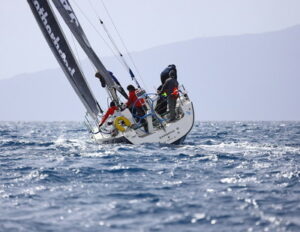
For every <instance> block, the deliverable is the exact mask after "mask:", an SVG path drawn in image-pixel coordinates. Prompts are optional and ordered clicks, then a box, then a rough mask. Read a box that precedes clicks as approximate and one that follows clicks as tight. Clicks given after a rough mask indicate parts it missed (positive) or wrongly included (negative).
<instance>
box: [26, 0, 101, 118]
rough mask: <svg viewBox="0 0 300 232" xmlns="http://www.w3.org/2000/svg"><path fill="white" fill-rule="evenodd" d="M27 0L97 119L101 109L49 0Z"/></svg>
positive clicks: (60, 63)
mask: <svg viewBox="0 0 300 232" xmlns="http://www.w3.org/2000/svg"><path fill="white" fill-rule="evenodd" d="M27 1H28V4H29V5H30V8H31V10H32V12H33V15H34V17H35V19H36V21H37V22H38V25H39V27H40V29H41V30H42V32H43V35H44V37H45V39H46V41H47V43H48V45H49V47H50V48H51V50H52V52H53V54H54V56H55V57H56V59H57V61H58V63H59V65H60V66H61V68H62V70H63V71H64V73H65V75H66V77H67V79H68V80H69V82H70V84H71V85H72V87H73V89H74V90H75V92H76V94H77V95H78V97H79V98H80V100H81V101H82V103H83V105H84V106H85V108H86V110H87V112H88V113H89V114H90V115H91V116H92V118H94V119H95V120H96V119H97V115H98V114H99V113H100V112H101V109H100V107H99V104H98V102H97V101H96V99H95V97H94V96H93V94H92V92H91V90H90V88H89V86H88V84H87V82H86V80H85V77H84V75H83V73H82V72H81V70H80V68H79V66H78V64H77V61H76V59H75V57H74V55H73V53H72V50H71V48H70V46H69V45H68V42H67V40H66V38H65V36H64V34H63V32H62V30H61V28H60V25H59V23H58V21H57V19H56V17H55V15H54V14H53V11H52V9H51V6H50V4H49V2H48V1H47V0H27Z"/></svg>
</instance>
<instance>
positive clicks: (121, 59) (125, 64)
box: [88, 0, 140, 86]
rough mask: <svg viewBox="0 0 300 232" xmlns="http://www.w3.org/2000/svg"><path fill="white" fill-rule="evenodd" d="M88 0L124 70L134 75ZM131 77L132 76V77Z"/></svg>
mask: <svg viewBox="0 0 300 232" xmlns="http://www.w3.org/2000/svg"><path fill="white" fill-rule="evenodd" d="M88 1H89V4H90V7H91V8H92V11H93V12H94V14H95V16H96V18H97V19H99V21H100V23H101V25H102V26H103V28H104V31H105V32H106V34H107V36H108V38H109V39H110V41H111V43H112V45H113V46H114V48H115V50H116V51H117V53H119V56H120V61H121V62H122V63H121V64H122V65H123V67H124V69H125V70H126V71H129V74H130V76H131V77H132V76H134V74H133V72H132V71H131V69H130V67H129V65H128V64H127V62H126V60H125V58H124V57H123V54H122V53H121V52H120V50H119V49H118V47H117V45H116V43H115V41H114V40H113V38H112V37H111V35H110V34H109V31H108V30H107V28H106V26H105V25H104V23H103V21H102V20H101V19H100V18H99V13H98V12H97V11H96V7H95V5H94V4H93V3H92V1H91V0H88ZM132 78H133V77H132ZM137 85H138V86H140V85H139V84H138V83H137Z"/></svg>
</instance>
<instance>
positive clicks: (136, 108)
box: [126, 85, 148, 132]
mask: <svg viewBox="0 0 300 232" xmlns="http://www.w3.org/2000/svg"><path fill="white" fill-rule="evenodd" d="M127 90H128V91H129V94H128V95H129V97H128V101H127V102H126V106H127V107H128V108H129V110H130V111H131V113H132V114H133V116H134V117H135V118H137V119H138V120H140V118H141V117H143V116H144V115H145V110H144V107H145V106H144V103H145V100H144V99H138V97H137V96H136V91H137V89H136V88H135V87H134V86H133V85H128V86H127ZM141 122H142V124H143V126H144V129H145V131H146V132H148V126H147V123H146V120H145V119H142V120H141Z"/></svg>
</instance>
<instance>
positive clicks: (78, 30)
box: [52, 0, 122, 102]
mask: <svg viewBox="0 0 300 232" xmlns="http://www.w3.org/2000/svg"><path fill="white" fill-rule="evenodd" d="M52 2H53V3H54V5H55V7H56V8H57V10H58V12H59V13H60V15H61V16H62V18H63V19H64V21H65V23H66V24H67V25H68V27H69V28H70V30H71V32H72V33H73V35H74V36H75V38H76V40H77V41H78V43H79V44H80V46H81V47H82V49H83V50H84V52H85V53H86V55H87V56H88V58H89V59H90V60H91V62H92V63H93V64H94V66H95V67H96V69H97V70H98V72H99V73H100V74H101V76H102V77H104V79H105V82H106V85H107V87H108V90H109V92H110V94H111V96H112V98H113V99H114V100H115V101H117V102H118V97H117V96H116V95H115V91H113V88H116V89H118V90H119V91H120V92H121V93H122V90H121V86H119V85H117V84H116V82H115V81H114V80H113V79H112V77H111V75H110V74H109V72H108V71H107V70H106V68H105V67H104V65H103V64H102V62H101V61H100V59H99V58H98V56H97V55H96V53H95V52H94V50H93V49H92V47H91V45H90V43H89V41H88V39H87V37H86V35H85V33H84V31H83V29H82V27H81V25H80V24H79V21H78V19H77V17H76V15H75V13H74V11H73V9H72V7H71V5H70V3H69V1H68V0H52Z"/></svg>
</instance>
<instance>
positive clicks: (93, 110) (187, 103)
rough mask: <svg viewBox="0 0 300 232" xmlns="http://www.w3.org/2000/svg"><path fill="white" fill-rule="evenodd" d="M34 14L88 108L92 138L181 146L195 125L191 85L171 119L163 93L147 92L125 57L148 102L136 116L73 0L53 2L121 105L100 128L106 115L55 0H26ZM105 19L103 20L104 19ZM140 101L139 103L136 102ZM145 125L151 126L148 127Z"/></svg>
mask: <svg viewBox="0 0 300 232" xmlns="http://www.w3.org/2000/svg"><path fill="white" fill-rule="evenodd" d="M27 1H28V4H29V6H30V8H31V10H32V13H33V15H34V17H35V19H36V21H37V23H38V25H39V27H40V29H41V31H42V33H43V35H44V37H45V39H46V41H47V43H48V45H49V47H50V49H51V50H52V52H53V54H54V56H55V57H56V59H57V61H58V63H59V65H60V67H61V69H62V70H63V71H64V74H65V76H66V77H67V79H68V80H69V82H70V84H71V86H72V87H73V89H74V91H75V92H76V94H77V95H78V97H79V99H80V100H81V102H82V104H83V105H84V107H85V108H86V111H87V113H86V117H85V123H86V125H87V128H88V130H89V132H90V134H91V137H92V138H93V139H94V140H95V141H96V142H98V143H120V142H126V143H131V144H143V143H166V144H180V143H182V142H183V141H184V140H185V138H186V136H187V135H188V133H189V132H190V131H191V129H192V127H193V124H194V108H193V103H192V101H191V100H190V98H189V96H188V93H187V91H186V89H185V88H184V87H183V86H179V89H178V96H177V97H178V98H177V101H176V108H175V110H176V120H172V121H170V120H169V114H170V113H169V112H168V110H166V111H165V112H164V113H161V112H158V110H157V109H158V104H160V103H158V102H160V100H161V99H162V96H161V94H157V93H147V92H146V91H145V90H144V89H143V88H142V87H141V85H140V84H139V82H138V81H137V79H136V78H135V75H134V74H133V72H132V70H131V69H130V67H129V65H128V64H127V63H126V62H125V61H124V64H125V66H126V68H127V69H128V72H129V73H130V76H131V79H132V81H133V82H134V83H135V84H136V86H137V87H138V90H137V92H136V95H137V97H138V100H137V101H139V100H141V99H142V101H143V104H144V105H143V109H144V115H143V116H142V117H137V115H135V113H134V112H133V111H132V110H130V109H128V108H126V107H124V104H123V103H122V97H121V95H122V94H123V93H124V90H123V88H122V86H121V85H120V84H119V83H117V82H116V81H115V80H114V78H113V76H112V75H111V73H110V72H109V71H108V70H107V69H106V67H105V66H104V65H103V63H102V62H101V60H100V59H99V57H98V56H97V54H96V53H95V51H94V50H93V48H92V46H91V44H90V42H89V40H88V38H87V36H86V35H85V32H84V30H83V28H82V27H81V25H80V23H79V20H78V18H77V17H76V14H75V12H74V10H73V8H72V6H71V5H70V2H69V1H68V0H52V1H51V2H52V4H53V5H54V7H55V8H56V9H57V11H58V12H59V14H60V17H61V18H62V19H63V21H64V22H65V23H66V25H67V26H68V28H69V29H70V31H71V32H72V34H73V36H74V37H75V38H76V40H77V41H78V43H79V45H80V46H81V48H82V50H83V51H84V52H85V54H86V55H87V57H88V59H89V60H90V61H91V63H92V64H93V65H94V67H95V68H96V70H98V74H99V75H100V76H101V78H102V81H103V82H104V83H105V89H106V92H107V95H108V98H109V99H110V101H113V102H114V103H115V104H116V105H117V110H116V112H115V113H114V114H113V115H112V116H111V117H110V120H107V123H105V125H103V126H102V127H101V128H99V126H98V123H99V121H100V119H101V117H102V116H103V110H102V108H101V107H100V104H99V103H98V101H97V99H96V98H95V96H94V94H93V93H92V91H91V89H90V87H89V85H88V82H87V80H86V78H85V76H84V73H83V71H82V70H81V68H80V66H79V65H78V61H77V59H76V57H75V56H74V53H73V51H72V49H71V47H70V45H69V43H68V41H67V38H66V37H65V35H64V33H63V31H62V27H61V26H60V24H59V21H58V19H57V16H56V15H55V13H54V10H53V5H51V2H50V0H27ZM101 23H103V22H101ZM135 104H136V103H135ZM145 125H146V127H147V130H145V129H144V128H145Z"/></svg>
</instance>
